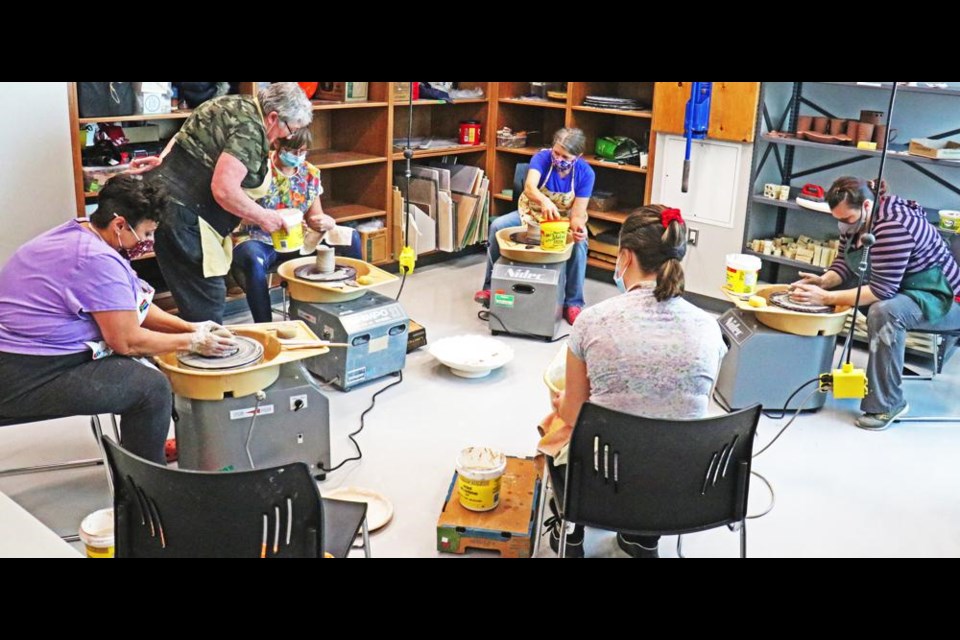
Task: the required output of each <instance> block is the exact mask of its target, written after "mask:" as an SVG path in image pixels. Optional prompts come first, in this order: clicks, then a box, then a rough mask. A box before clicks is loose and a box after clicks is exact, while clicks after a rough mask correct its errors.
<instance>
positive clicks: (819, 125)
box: [813, 116, 830, 133]
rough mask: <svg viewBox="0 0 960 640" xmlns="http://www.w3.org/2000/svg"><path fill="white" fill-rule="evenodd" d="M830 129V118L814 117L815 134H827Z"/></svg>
mask: <svg viewBox="0 0 960 640" xmlns="http://www.w3.org/2000/svg"><path fill="white" fill-rule="evenodd" d="M829 127H830V118H828V117H827V116H814V118H813V131H814V132H815V133H826V132H827V129H828V128H829Z"/></svg>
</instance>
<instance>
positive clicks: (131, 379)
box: [0, 351, 173, 464]
mask: <svg viewBox="0 0 960 640" xmlns="http://www.w3.org/2000/svg"><path fill="white" fill-rule="evenodd" d="M172 411H173V394H172V391H171V389H170V383H169V382H168V381H167V377H166V376H165V375H163V374H162V373H160V372H159V371H157V370H156V369H151V368H150V367H148V366H146V365H144V364H141V363H139V362H137V361H136V360H133V359H131V358H125V357H122V356H110V357H108V358H103V359H100V360H92V359H91V354H90V352H89V351H85V352H83V353H73V354H69V355H64V356H26V355H21V354H16V353H3V352H0V419H4V420H11V421H13V420H15V419H22V420H23V422H30V421H34V420H49V419H52V418H61V417H65V416H78V415H79V416H91V415H94V414H100V413H117V414H120V429H121V438H122V442H121V443H120V444H122V445H123V448H124V449H126V450H127V451H130V452H131V453H134V454H136V455H138V456H140V457H141V458H146V459H147V460H150V461H151V462H156V463H159V464H166V459H165V458H164V455H163V444H164V442H165V441H166V439H167V432H168V431H169V430H170V415H171V413H172Z"/></svg>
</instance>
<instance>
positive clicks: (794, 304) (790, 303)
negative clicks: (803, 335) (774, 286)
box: [770, 291, 833, 313]
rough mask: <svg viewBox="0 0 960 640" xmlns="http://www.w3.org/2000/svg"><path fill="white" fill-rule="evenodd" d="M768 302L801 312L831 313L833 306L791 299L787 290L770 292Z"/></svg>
mask: <svg viewBox="0 0 960 640" xmlns="http://www.w3.org/2000/svg"><path fill="white" fill-rule="evenodd" d="M770 304H773V305H776V306H778V307H783V308H784V309H788V310H789V311H799V312H801V313H833V307H831V306H828V305H824V304H814V303H811V302H798V301H797V300H793V299H792V298H791V297H790V292H789V291H781V292H780V293H774V294H771V295H770Z"/></svg>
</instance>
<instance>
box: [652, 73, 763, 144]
mask: <svg viewBox="0 0 960 640" xmlns="http://www.w3.org/2000/svg"><path fill="white" fill-rule="evenodd" d="M690 84H691V83H689V82H658V83H657V86H656V90H655V92H654V98H653V127H654V129H655V130H656V131H660V132H663V133H674V134H677V135H683V120H684V113H685V110H686V106H687V100H689V99H690ZM759 98H760V83H759V82H714V83H713V95H712V96H711V99H710V129H709V130H708V132H707V137H708V138H711V139H713V140H731V141H734V142H753V135H754V132H753V129H754V124H755V122H756V117H757V105H758V101H759Z"/></svg>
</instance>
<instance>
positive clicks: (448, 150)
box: [393, 144, 487, 160]
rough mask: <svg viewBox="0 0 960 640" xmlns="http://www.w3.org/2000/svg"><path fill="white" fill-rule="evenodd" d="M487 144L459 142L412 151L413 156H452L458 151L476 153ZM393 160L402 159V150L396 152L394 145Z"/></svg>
mask: <svg viewBox="0 0 960 640" xmlns="http://www.w3.org/2000/svg"><path fill="white" fill-rule="evenodd" d="M486 150H487V145H485V144H461V145H457V146H456V147H445V148H441V149H416V150H414V152H413V157H414V158H435V157H438V156H452V155H456V154H458V153H476V152H478V151H486ZM393 159H394V160H403V152H402V151H400V152H397V151H396V147H394V154H393Z"/></svg>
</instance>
